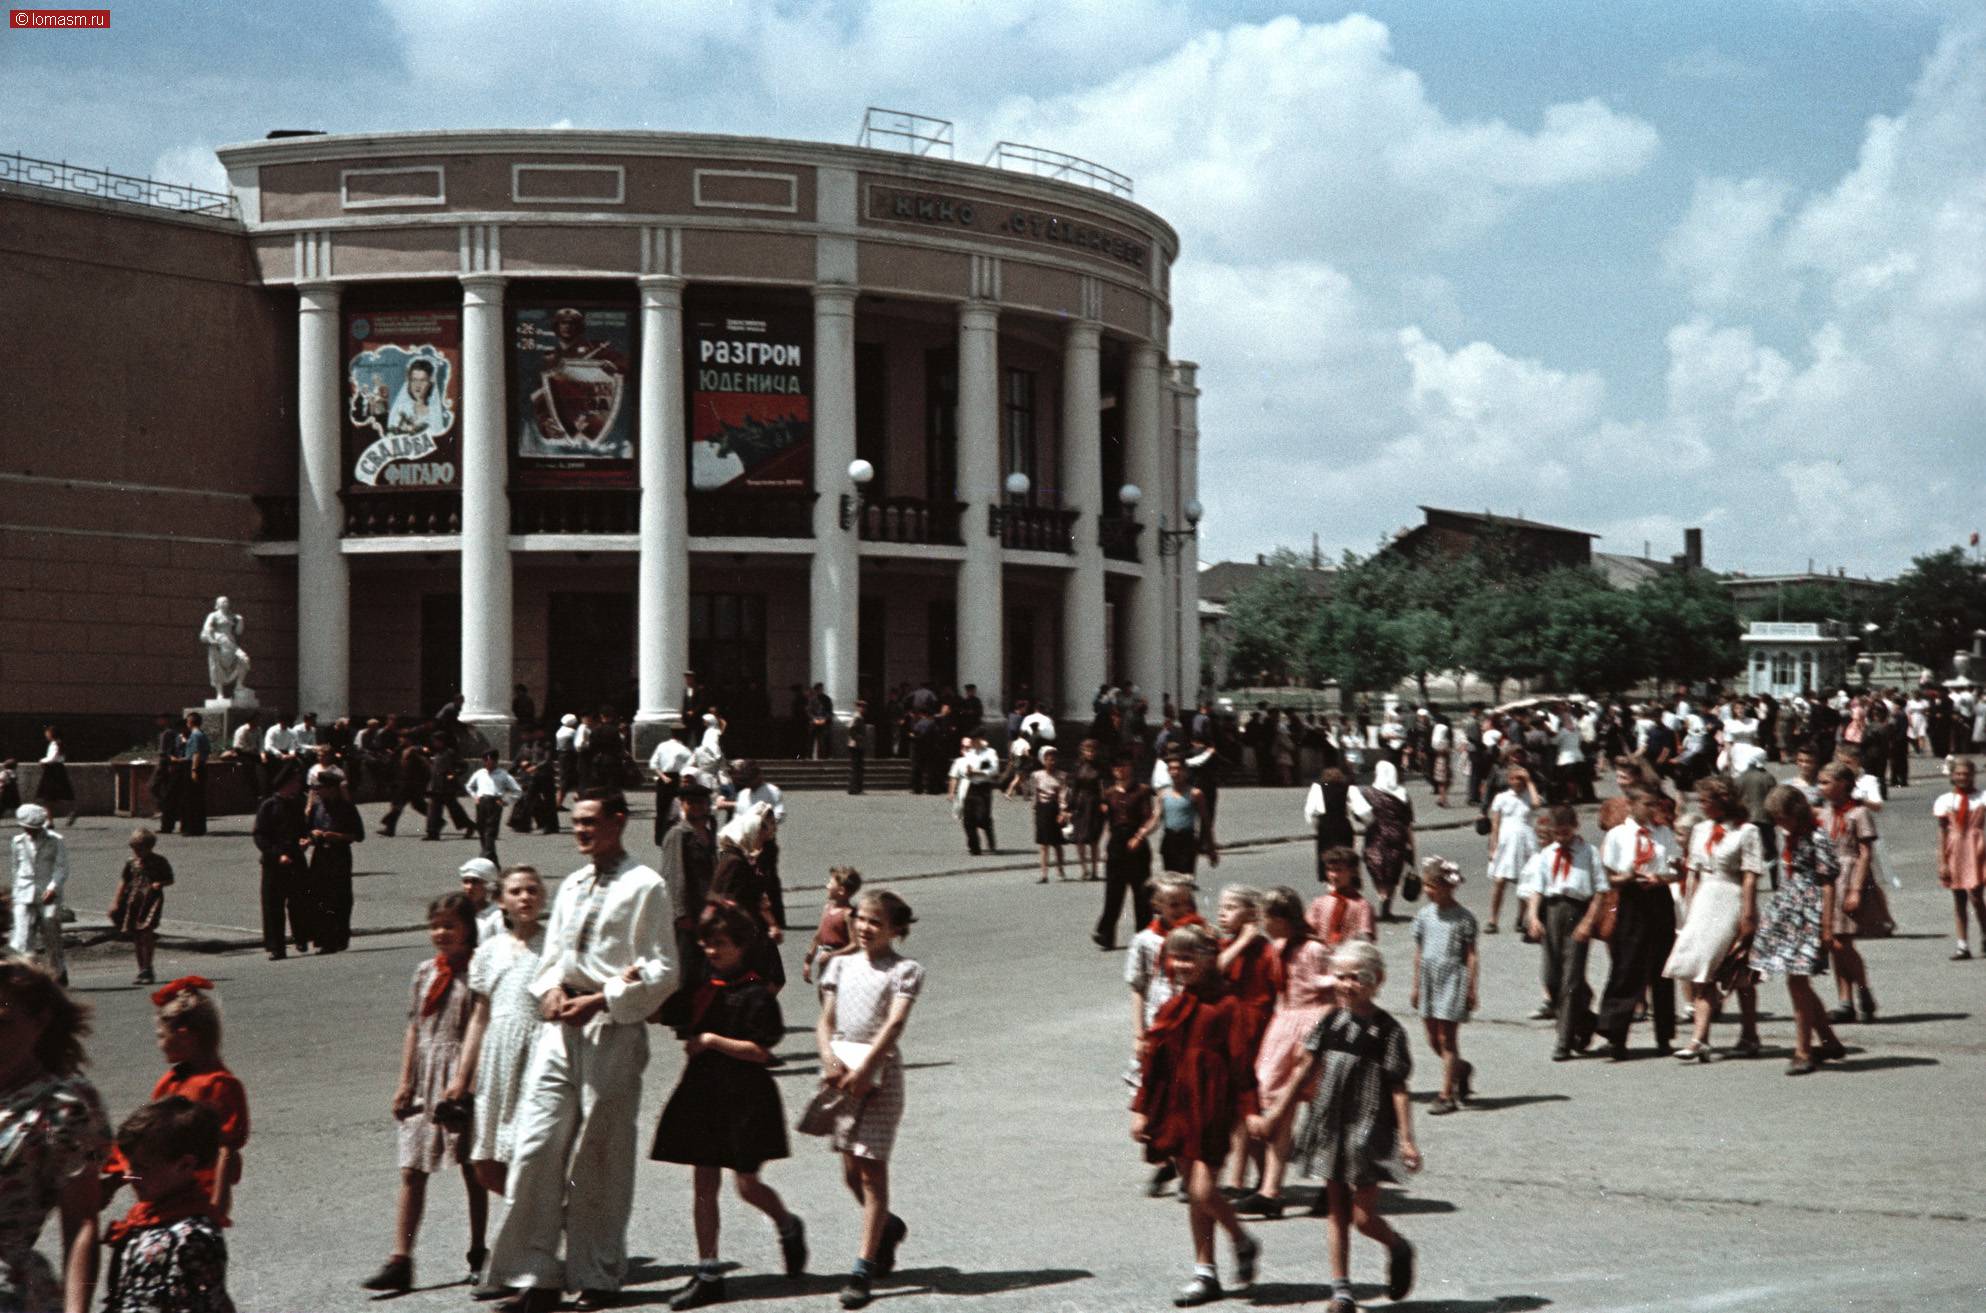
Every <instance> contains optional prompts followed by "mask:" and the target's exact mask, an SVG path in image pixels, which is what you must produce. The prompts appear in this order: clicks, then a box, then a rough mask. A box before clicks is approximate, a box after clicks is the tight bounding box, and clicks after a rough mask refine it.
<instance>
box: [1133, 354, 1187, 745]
mask: <svg viewBox="0 0 1986 1313" xmlns="http://www.w3.org/2000/svg"><path fill="white" fill-rule="evenodd" d="M1124 477H1125V479H1126V480H1127V481H1128V482H1131V483H1135V484H1137V485H1138V487H1139V489H1140V490H1141V491H1142V492H1143V493H1144V500H1143V501H1142V502H1141V503H1140V507H1139V509H1140V511H1141V512H1142V515H1141V517H1140V518H1142V519H1143V521H1144V523H1145V526H1146V527H1145V531H1144V533H1142V534H1141V535H1139V537H1140V539H1141V540H1142V541H1141V543H1140V550H1139V555H1140V556H1141V557H1142V558H1143V562H1142V563H1143V566H1144V574H1143V577H1141V578H1139V579H1136V580H1134V581H1133V582H1132V585H1131V588H1130V590H1129V592H1130V599H1131V605H1130V612H1131V614H1130V615H1129V616H1128V617H1127V619H1128V621H1129V623H1130V631H1129V633H1128V635H1127V638H1128V640H1129V642H1128V648H1127V658H1128V661H1129V663H1130V667H1131V669H1130V671H1129V672H1128V673H1129V674H1130V676H1131V679H1132V682H1134V683H1135V684H1137V686H1138V691H1139V693H1140V694H1141V695H1143V697H1144V699H1145V700H1146V701H1147V702H1149V703H1150V704H1151V711H1152V716H1153V723H1156V721H1157V716H1158V709H1159V704H1160V702H1161V701H1162V700H1163V699H1162V697H1161V694H1163V693H1165V692H1166V691H1168V690H1170V689H1171V688H1172V681H1171V679H1170V677H1169V672H1170V671H1171V669H1172V660H1173V654H1172V628H1171V623H1170V614H1169V613H1170V610H1171V607H1172V599H1171V597H1170V595H1169V593H1170V590H1169V587H1168V585H1169V584H1170V582H1171V581H1170V580H1169V579H1167V578H1166V574H1165V571H1166V570H1167V569H1169V568H1170V567H1171V564H1172V563H1171V562H1170V561H1167V560H1165V559H1164V557H1163V556H1162V554H1161V553H1160V551H1159V546H1160V543H1161V539H1160V538H1159V536H1158V535H1159V528H1160V524H1161V522H1163V525H1164V527H1165V528H1167V529H1177V528H1178V527H1180V526H1179V513H1178V509H1177V507H1178V497H1177V496H1176V495H1175V493H1176V491H1177V490H1176V489H1174V488H1172V487H1170V486H1168V482H1167V479H1166V471H1165V464H1164V461H1163V459H1162V458H1161V454H1160V450H1159V353H1158V348H1157V347H1155V346H1152V345H1150V344H1149V343H1142V342H1141V343H1138V344H1137V345H1135V346H1133V347H1132V348H1131V352H1130V358H1129V359H1128V360H1127V361H1126V363H1125V366H1124Z"/></svg>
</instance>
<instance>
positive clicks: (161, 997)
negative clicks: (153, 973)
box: [152, 976, 214, 1008]
mask: <svg viewBox="0 0 1986 1313" xmlns="http://www.w3.org/2000/svg"><path fill="white" fill-rule="evenodd" d="M213 988H214V982H213V981H211V980H209V979H207V977H205V976H181V977H180V978H179V979H177V980H175V981H172V982H171V983H169V984H165V985H161V986H159V987H158V988H157V989H155V990H153V991H152V1006H153V1007H155V1008H162V1007H164V1006H165V1005H166V1004H167V1003H169V1002H171V1001H172V1000H173V999H175V998H178V997H179V996H180V995H181V994H184V993H186V992H188V991H189V990H195V989H201V990H207V991H212V989H213Z"/></svg>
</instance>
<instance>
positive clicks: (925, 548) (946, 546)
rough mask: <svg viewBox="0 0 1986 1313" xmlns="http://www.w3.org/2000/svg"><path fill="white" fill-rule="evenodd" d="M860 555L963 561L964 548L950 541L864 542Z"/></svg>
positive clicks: (882, 558) (879, 557) (893, 559)
mask: <svg viewBox="0 0 1986 1313" xmlns="http://www.w3.org/2000/svg"><path fill="white" fill-rule="evenodd" d="M862 555H863V556H864V557H865V558H875V559H879V560H886V561H963V560H965V548H963V547H959V546H957V545H955V544H950V543H873V542H865V543H863V544H862Z"/></svg>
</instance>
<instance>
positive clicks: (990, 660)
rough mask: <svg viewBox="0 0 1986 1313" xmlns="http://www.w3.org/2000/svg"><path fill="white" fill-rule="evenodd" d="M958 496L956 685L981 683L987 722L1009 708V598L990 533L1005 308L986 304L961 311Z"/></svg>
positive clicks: (996, 499)
mask: <svg viewBox="0 0 1986 1313" xmlns="http://www.w3.org/2000/svg"><path fill="white" fill-rule="evenodd" d="M957 427H958V478H959V489H958V497H959V500H960V501H962V502H964V503H965V512H964V520H963V521H962V532H961V534H960V536H961V537H963V538H964V539H965V560H964V561H963V562H962V563H961V564H960V565H959V600H958V652H959V685H960V687H961V688H963V687H964V686H965V685H967V684H977V685H978V686H979V698H980V701H981V702H983V703H985V705H986V716H987V719H988V720H991V721H996V722H997V721H999V720H1000V718H1001V717H1002V715H1003V714H1004V713H1005V711H1006V695H1005V692H1004V690H1003V689H1002V687H1001V686H1002V683H1003V680H1002V676H1003V674H1004V673H1005V670H1006V652H1005V645H1004V637H1003V636H1004V633H1005V617H1006V613H1005V601H1004V599H1003V591H1004V590H1003V589H1002V588H1001V579H1000V570H1001V561H1002V560H1003V555H1002V552H1001V548H1000V540H999V539H998V538H996V537H993V536H992V535H990V534H988V533H987V532H986V524H987V520H986V517H987V514H988V512H989V510H990V509H991V508H992V507H994V506H997V505H999V504H1000V501H1001V479H1002V475H1001V472H1000V311H999V308H998V307H997V306H994V305H992V304H989V303H987V302H984V301H968V302H966V303H965V305H964V306H962V307H960V309H959V402H958V426H957Z"/></svg>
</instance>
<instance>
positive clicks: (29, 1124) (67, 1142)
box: [0, 1076, 110, 1309]
mask: <svg viewBox="0 0 1986 1313" xmlns="http://www.w3.org/2000/svg"><path fill="white" fill-rule="evenodd" d="M109 1149H110V1122H109V1120H108V1119H107V1118H106V1117H105V1116H104V1111H103V1100H102V1099H100V1098H98V1097H97V1092H96V1088H95V1087H94V1086H92V1085H91V1084H90V1083H89V1082H88V1081H86V1080H84V1079H82V1078H81V1077H79V1076H46V1077H43V1078H42V1079H41V1080H37V1081H30V1082H29V1083H28V1084H26V1085H23V1086H20V1087H19V1088H17V1089H15V1090H12V1091H10V1092H9V1093H7V1094H6V1095H4V1096H0V1308H10V1309H12V1308H21V1309H40V1308H54V1307H59V1306H60V1303H61V1298H62V1296H61V1286H60V1285H59V1284H58V1283H57V1281H56V1279H55V1273H54V1270H53V1269H52V1268H51V1267H50V1266H49V1263H48V1260H47V1259H46V1258H44V1257H42V1256H41V1255H40V1254H39V1253H37V1252H36V1251H35V1237H36V1236H37V1235H39V1234H40V1233H41V1228H42V1223H44V1222H45V1221H47V1220H48V1214H49V1213H50V1212H51V1211H52V1210H53V1209H54V1208H55V1205H56V1203H57V1202H58V1201H59V1200H60V1199H61V1196H62V1191H63V1189H64V1188H65V1187H67V1186H68V1184H69V1183H70V1182H71V1181H73V1180H75V1179H76V1178H77V1177H79V1176H84V1175H91V1176H94V1175H95V1174H96V1173H97V1172H98V1171H99V1170H100V1169H101V1167H102V1165H103V1160H104V1155H105V1154H106V1153H107V1152H108V1151H109Z"/></svg>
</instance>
